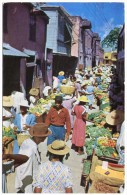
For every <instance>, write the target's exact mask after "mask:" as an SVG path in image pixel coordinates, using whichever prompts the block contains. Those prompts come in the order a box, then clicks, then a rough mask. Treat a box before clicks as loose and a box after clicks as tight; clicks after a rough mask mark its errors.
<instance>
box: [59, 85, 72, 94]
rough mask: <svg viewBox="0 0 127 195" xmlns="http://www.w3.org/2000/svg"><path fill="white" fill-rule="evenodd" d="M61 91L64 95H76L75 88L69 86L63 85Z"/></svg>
mask: <svg viewBox="0 0 127 195" xmlns="http://www.w3.org/2000/svg"><path fill="white" fill-rule="evenodd" d="M60 90H61V92H62V93H64V94H66V95H71V94H73V93H74V91H75V87H74V86H69V85H61V86H60Z"/></svg>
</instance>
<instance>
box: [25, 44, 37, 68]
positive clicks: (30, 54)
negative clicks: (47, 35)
mask: <svg viewBox="0 0 127 195" xmlns="http://www.w3.org/2000/svg"><path fill="white" fill-rule="evenodd" d="M23 52H24V53H26V54H27V55H29V56H30V57H34V61H32V62H27V63H26V66H27V67H32V66H37V64H36V55H37V52H36V51H33V50H29V49H25V48H24V49H23Z"/></svg>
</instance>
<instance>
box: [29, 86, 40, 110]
mask: <svg viewBox="0 0 127 195" xmlns="http://www.w3.org/2000/svg"><path fill="white" fill-rule="evenodd" d="M29 95H30V98H29V100H30V103H31V104H30V107H34V106H35V105H36V103H37V101H38V99H39V89H38V88H32V89H30V91H29Z"/></svg>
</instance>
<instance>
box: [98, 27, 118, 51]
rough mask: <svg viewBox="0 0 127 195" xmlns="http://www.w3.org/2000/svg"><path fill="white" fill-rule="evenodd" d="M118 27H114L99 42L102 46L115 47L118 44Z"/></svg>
mask: <svg viewBox="0 0 127 195" xmlns="http://www.w3.org/2000/svg"><path fill="white" fill-rule="evenodd" d="M119 32H120V28H118V27H115V28H114V29H113V30H111V31H110V33H109V34H108V35H107V36H106V37H105V38H104V40H103V41H102V42H101V44H102V47H104V46H107V47H114V46H115V47H117V45H118V36H119Z"/></svg>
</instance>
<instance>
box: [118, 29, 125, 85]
mask: <svg viewBox="0 0 127 195" xmlns="http://www.w3.org/2000/svg"><path fill="white" fill-rule="evenodd" d="M117 55H118V61H117V66H116V67H117V73H118V78H119V84H120V85H121V86H123V85H124V81H125V62H124V59H125V25H123V28H122V29H121V31H120V34H119V37H118V49H117Z"/></svg>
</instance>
